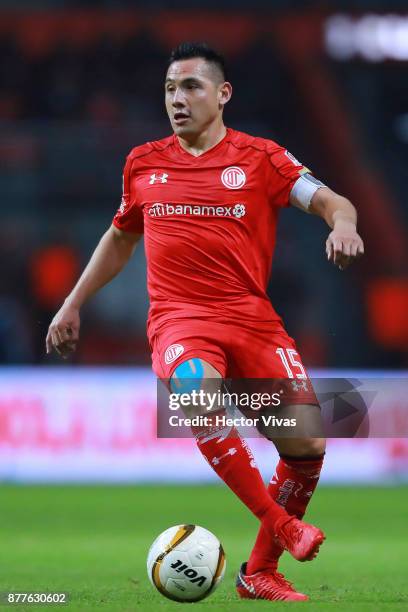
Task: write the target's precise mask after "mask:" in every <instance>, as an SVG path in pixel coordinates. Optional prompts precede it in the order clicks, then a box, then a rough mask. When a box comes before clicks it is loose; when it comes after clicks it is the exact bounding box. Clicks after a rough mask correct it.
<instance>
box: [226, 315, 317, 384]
mask: <svg viewBox="0 0 408 612" xmlns="http://www.w3.org/2000/svg"><path fill="white" fill-rule="evenodd" d="M231 348H232V350H231V362H232V363H231V364H230V371H231V373H230V376H231V377H233V378H265V379H267V378H271V379H279V378H293V379H295V380H304V379H306V378H307V372H306V369H305V367H304V365H303V363H302V359H301V357H300V355H299V352H298V350H297V347H296V344H295V341H294V340H293V338H291V337H290V336H289V335H288V334H287V333H286V331H285V329H284V328H283V326H282V325H281V324H280V323H276V324H271V325H265V326H263V327H262V326H260V327H259V328H254V329H253V330H249V329H246V328H244V329H239V328H236V330H235V331H234V335H233V339H232V341H231Z"/></svg>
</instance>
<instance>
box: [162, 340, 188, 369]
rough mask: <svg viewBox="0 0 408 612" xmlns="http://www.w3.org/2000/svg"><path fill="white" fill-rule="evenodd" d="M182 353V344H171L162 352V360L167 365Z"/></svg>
mask: <svg viewBox="0 0 408 612" xmlns="http://www.w3.org/2000/svg"><path fill="white" fill-rule="evenodd" d="M183 353H184V346H183V345H182V344H171V345H170V346H169V347H167V349H166V352H165V353H164V361H165V362H166V363H167V365H168V364H169V363H173V361H176V359H177V357H180V355H182V354H183Z"/></svg>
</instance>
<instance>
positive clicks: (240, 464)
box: [193, 427, 288, 539]
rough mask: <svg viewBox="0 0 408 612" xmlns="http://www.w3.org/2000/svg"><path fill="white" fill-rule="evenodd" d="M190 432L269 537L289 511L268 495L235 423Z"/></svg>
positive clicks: (215, 469)
mask: <svg viewBox="0 0 408 612" xmlns="http://www.w3.org/2000/svg"><path fill="white" fill-rule="evenodd" d="M193 433H194V434H195V436H196V440H197V446H198V448H199V450H200V451H201V453H202V454H203V455H204V457H205V458H206V460H207V461H208V463H209V464H210V466H211V467H212V469H213V470H214V471H215V472H216V473H217V475H218V476H219V477H220V478H222V480H223V481H224V482H225V484H226V485H227V486H228V487H229V488H230V489H231V491H233V492H234V493H235V495H237V496H238V497H239V499H240V500H241V501H242V502H243V503H244V504H245V505H246V506H247V508H249V510H251V512H253V514H255V516H257V517H258V518H259V520H260V521H261V523H262V526H263V528H264V530H265V533H267V534H268V539H271V538H272V537H273V535H274V532H275V528H274V525H275V523H276V521H277V519H279V518H282V517H288V514H287V512H286V510H284V508H283V507H282V506H281V505H279V504H277V503H276V502H275V501H274V500H273V499H272V498H271V496H270V495H269V493H268V490H267V488H266V487H265V484H264V482H263V480H262V476H261V474H260V472H259V470H258V468H257V466H256V463H255V460H254V458H253V455H252V453H251V450H250V448H249V447H248V445H247V443H246V442H245V440H243V439H242V438H241V436H240V435H239V433H238V431H237V430H236V429H235V427H232V428H231V429H229V428H228V429H226V428H218V429H217V428H205V429H197V428H193Z"/></svg>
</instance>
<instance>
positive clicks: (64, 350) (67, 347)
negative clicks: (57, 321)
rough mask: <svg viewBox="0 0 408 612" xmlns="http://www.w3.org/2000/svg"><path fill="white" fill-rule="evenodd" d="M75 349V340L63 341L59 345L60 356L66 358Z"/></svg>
mask: <svg viewBox="0 0 408 612" xmlns="http://www.w3.org/2000/svg"><path fill="white" fill-rule="evenodd" d="M75 349H76V343H75V342H64V344H63V345H62V346H61V347H60V351H61V356H62V357H63V359H67V358H68V357H69V356H70V355H71V353H73V352H74V351H75Z"/></svg>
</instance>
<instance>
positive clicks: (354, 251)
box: [350, 242, 358, 258]
mask: <svg viewBox="0 0 408 612" xmlns="http://www.w3.org/2000/svg"><path fill="white" fill-rule="evenodd" d="M350 255H351V257H353V258H356V257H358V242H353V243H352V245H351V247H350Z"/></svg>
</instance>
